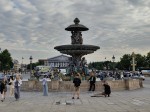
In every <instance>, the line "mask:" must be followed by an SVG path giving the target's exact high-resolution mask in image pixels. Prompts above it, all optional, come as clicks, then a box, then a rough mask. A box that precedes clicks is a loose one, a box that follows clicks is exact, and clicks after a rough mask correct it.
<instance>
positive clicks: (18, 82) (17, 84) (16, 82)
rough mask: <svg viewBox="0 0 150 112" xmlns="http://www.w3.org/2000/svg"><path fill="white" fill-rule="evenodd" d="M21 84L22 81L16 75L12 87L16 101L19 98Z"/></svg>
mask: <svg viewBox="0 0 150 112" xmlns="http://www.w3.org/2000/svg"><path fill="white" fill-rule="evenodd" d="M21 84H22V80H21V79H20V75H19V74H17V75H16V79H15V80H14V87H15V98H16V100H18V99H19V98H20V86H21Z"/></svg>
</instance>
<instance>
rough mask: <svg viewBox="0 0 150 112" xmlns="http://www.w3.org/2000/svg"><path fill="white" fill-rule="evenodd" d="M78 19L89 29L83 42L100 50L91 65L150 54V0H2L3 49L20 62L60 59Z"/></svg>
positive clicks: (91, 56) (0, 32) (0, 37)
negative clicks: (74, 21)
mask: <svg viewBox="0 0 150 112" xmlns="http://www.w3.org/2000/svg"><path fill="white" fill-rule="evenodd" d="M76 17H78V18H79V19H80V23H81V24H83V25H85V26H86V27H88V28H89V31H86V32H83V33H82V35H83V43H84V44H91V45H97V46H100V49H99V50H98V51H96V52H95V53H93V54H89V55H87V56H86V59H87V61H88V62H92V61H104V60H105V57H106V60H111V58H112V56H113V55H114V56H115V57H116V61H118V60H120V57H122V55H123V54H131V53H132V52H133V51H134V52H135V53H140V54H142V55H146V54H147V53H148V52H149V51H150V0H0V48H1V49H2V50H4V49H8V50H9V51H10V53H11V55H12V57H13V59H17V60H19V62H20V63H21V59H22V57H24V60H23V61H24V63H29V57H30V56H31V55H32V57H33V61H34V62H35V61H37V60H38V59H47V58H50V57H54V56H57V55H60V53H59V52H58V51H56V50H55V49H54V47H55V46H58V45H64V44H70V43H71V37H70V36H71V33H70V32H68V31H65V30H64V29H65V28H66V27H67V26H69V25H70V24H73V20H74V18H76Z"/></svg>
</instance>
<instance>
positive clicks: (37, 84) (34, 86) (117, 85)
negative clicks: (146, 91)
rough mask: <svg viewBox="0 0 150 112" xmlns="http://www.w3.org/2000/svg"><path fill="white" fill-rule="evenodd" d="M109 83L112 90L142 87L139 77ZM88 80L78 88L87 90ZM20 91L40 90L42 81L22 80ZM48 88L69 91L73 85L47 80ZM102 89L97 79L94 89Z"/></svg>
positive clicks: (72, 88) (67, 82)
mask: <svg viewBox="0 0 150 112" xmlns="http://www.w3.org/2000/svg"><path fill="white" fill-rule="evenodd" d="M107 82H108V84H109V85H110V87H111V89H112V91H119V90H134V89H139V88H141V87H143V82H142V80H139V79H126V80H115V81H107ZM88 89H89V82H88V81H86V80H85V81H82V83H81V86H80V90H81V91H88ZM21 90H22V91H42V82H41V81H36V80H33V81H23V83H22V86H21ZM48 90H49V91H61V92H63V91H65V92H70V91H73V90H74V85H73V82H72V81H48ZM102 90H103V82H102V81H97V82H96V86H95V91H102Z"/></svg>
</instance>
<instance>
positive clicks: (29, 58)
mask: <svg viewBox="0 0 150 112" xmlns="http://www.w3.org/2000/svg"><path fill="white" fill-rule="evenodd" d="M29 59H30V78H31V75H32V59H33V58H32V56H30V58H29Z"/></svg>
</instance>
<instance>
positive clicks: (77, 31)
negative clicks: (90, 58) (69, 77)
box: [54, 18, 100, 75]
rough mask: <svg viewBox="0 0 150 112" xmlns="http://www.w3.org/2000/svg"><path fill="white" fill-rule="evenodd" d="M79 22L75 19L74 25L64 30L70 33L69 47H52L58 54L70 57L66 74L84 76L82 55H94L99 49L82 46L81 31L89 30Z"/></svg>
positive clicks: (84, 64)
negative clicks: (81, 74) (80, 74)
mask: <svg viewBox="0 0 150 112" xmlns="http://www.w3.org/2000/svg"><path fill="white" fill-rule="evenodd" d="M79 22H80V20H79V19H78V18H75V20H74V23H75V24H72V25H70V26H68V27H67V28H65V30H67V31H71V34H72V35H71V45H60V46H56V47H54V49H56V50H58V51H59V52H60V53H63V54H67V55H70V56H71V57H72V58H71V63H70V64H69V67H68V74H71V73H73V72H80V73H81V72H83V73H84V74H86V75H87V74H88V71H87V66H86V64H87V63H86V60H85V58H84V57H83V56H84V55H87V54H91V53H94V51H96V50H97V49H100V47H99V46H94V45H84V44H83V38H82V31H87V30H89V29H88V28H87V27H85V26H84V25H82V24H79Z"/></svg>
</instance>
